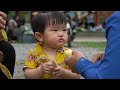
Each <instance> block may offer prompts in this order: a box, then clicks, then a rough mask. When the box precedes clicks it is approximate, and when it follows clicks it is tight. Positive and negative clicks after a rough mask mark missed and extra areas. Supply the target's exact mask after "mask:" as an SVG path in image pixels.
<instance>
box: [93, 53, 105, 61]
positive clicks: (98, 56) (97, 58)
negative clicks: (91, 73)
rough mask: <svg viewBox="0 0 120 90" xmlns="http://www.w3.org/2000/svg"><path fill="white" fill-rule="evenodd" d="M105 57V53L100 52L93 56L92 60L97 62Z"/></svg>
mask: <svg viewBox="0 0 120 90" xmlns="http://www.w3.org/2000/svg"><path fill="white" fill-rule="evenodd" d="M102 58H103V53H98V54H95V55H94V56H93V59H92V61H93V62H94V63H96V62H97V61H99V60H101V59H102Z"/></svg>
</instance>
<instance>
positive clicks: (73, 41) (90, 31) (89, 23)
mask: <svg viewBox="0 0 120 90" xmlns="http://www.w3.org/2000/svg"><path fill="white" fill-rule="evenodd" d="M39 12H44V11H9V12H8V21H7V27H6V32H7V35H8V41H9V43H11V44H12V45H13V46H14V48H15V51H16V64H15V73H14V78H15V79H24V75H23V69H22V68H23V65H24V62H25V58H26V56H27V53H28V51H29V50H30V49H32V48H34V46H35V42H36V41H35V39H34V36H33V32H32V28H31V26H30V21H31V19H32V17H33V16H34V15H36V14H38V13H39ZM59 12H61V13H62V14H64V15H65V16H66V19H67V24H68V25H66V28H67V30H68V36H69V40H68V42H67V43H66V47H69V48H71V49H73V50H78V51H81V52H82V53H84V54H85V55H86V57H87V58H88V59H90V60H91V59H92V56H93V55H94V54H95V53H98V52H103V51H104V49H105V46H106V38H105V29H104V28H103V27H102V24H103V22H104V21H105V20H106V19H107V18H108V17H109V16H110V15H111V14H112V13H113V12H114V11H59Z"/></svg>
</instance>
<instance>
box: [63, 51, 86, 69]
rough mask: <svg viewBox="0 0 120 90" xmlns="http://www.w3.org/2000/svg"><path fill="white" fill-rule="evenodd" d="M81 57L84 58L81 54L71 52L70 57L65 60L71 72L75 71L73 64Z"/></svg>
mask: <svg viewBox="0 0 120 90" xmlns="http://www.w3.org/2000/svg"><path fill="white" fill-rule="evenodd" d="M81 57H85V56H84V55H83V54H82V53H81V52H78V51H72V56H70V57H69V58H67V59H65V63H66V64H67V65H68V66H69V67H70V69H71V70H72V71H74V70H75V64H76V62H77V61H78V59H80V58H81Z"/></svg>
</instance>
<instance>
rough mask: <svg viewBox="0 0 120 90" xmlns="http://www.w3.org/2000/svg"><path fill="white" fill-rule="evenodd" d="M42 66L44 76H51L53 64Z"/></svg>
mask: <svg viewBox="0 0 120 90" xmlns="http://www.w3.org/2000/svg"><path fill="white" fill-rule="evenodd" d="M40 66H41V71H42V73H43V74H50V73H51V72H52V70H53V68H54V67H53V65H52V64H51V62H46V63H41V65H40Z"/></svg>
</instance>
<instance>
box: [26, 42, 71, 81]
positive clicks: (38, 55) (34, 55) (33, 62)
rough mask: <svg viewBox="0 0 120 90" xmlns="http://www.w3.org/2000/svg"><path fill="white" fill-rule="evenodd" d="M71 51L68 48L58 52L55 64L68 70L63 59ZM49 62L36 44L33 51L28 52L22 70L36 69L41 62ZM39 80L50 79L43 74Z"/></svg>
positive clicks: (40, 47) (69, 54) (47, 57)
mask: <svg viewBox="0 0 120 90" xmlns="http://www.w3.org/2000/svg"><path fill="white" fill-rule="evenodd" d="M71 54H72V50H70V49H68V48H64V49H60V50H58V52H57V54H56V63H57V64H58V65H60V66H61V67H63V68H65V69H69V67H68V65H66V64H65V62H64V59H65V58H67V57H69V56H71ZM47 61H50V58H49V56H48V55H47V54H46V53H45V52H44V50H43V48H42V46H41V45H40V44H39V43H37V44H36V46H35V48H34V49H33V50H30V51H29V53H28V56H27V58H26V61H25V64H24V68H26V67H27V68H31V69H35V68H37V67H38V66H39V65H40V64H41V62H43V63H44V62H47ZM41 79H50V75H49V74H44V75H43V77H42V78H41Z"/></svg>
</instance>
